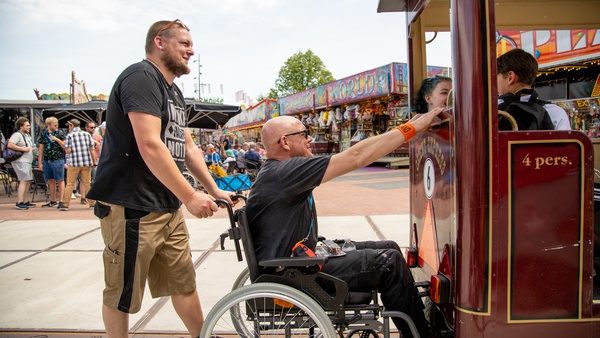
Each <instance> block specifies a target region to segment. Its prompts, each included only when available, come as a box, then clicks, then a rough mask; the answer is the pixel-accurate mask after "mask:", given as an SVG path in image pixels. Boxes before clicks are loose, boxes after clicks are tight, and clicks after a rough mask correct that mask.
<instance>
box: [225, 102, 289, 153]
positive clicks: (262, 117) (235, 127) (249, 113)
mask: <svg viewBox="0 0 600 338" xmlns="http://www.w3.org/2000/svg"><path fill="white" fill-rule="evenodd" d="M277 116H279V108H278V106H277V101H276V100H273V99H264V100H262V101H260V102H259V103H257V104H255V105H253V106H250V107H248V108H247V109H245V110H244V111H243V112H242V113H241V114H239V115H237V116H235V117H233V118H232V119H231V120H229V122H227V124H226V125H225V128H226V129H227V133H229V134H235V138H236V139H237V143H243V142H260V131H261V129H262V126H263V124H265V122H267V120H268V119H270V118H273V117H277Z"/></svg>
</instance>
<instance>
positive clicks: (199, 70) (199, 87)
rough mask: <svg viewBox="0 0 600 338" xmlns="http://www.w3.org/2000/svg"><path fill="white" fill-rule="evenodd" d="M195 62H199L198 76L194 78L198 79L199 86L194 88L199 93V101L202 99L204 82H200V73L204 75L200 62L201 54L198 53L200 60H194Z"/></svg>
mask: <svg viewBox="0 0 600 338" xmlns="http://www.w3.org/2000/svg"><path fill="white" fill-rule="evenodd" d="M194 62H198V77H195V78H194V79H198V87H196V90H194V92H196V93H198V101H202V98H201V97H200V90H201V89H202V84H201V83H200V75H202V71H201V70H202V65H201V64H200V54H198V60H194ZM194 87H195V86H194Z"/></svg>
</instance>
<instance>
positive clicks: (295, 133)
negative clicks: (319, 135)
mask: <svg viewBox="0 0 600 338" xmlns="http://www.w3.org/2000/svg"><path fill="white" fill-rule="evenodd" d="M300 134H304V138H308V129H304V130H300V131H296V132H293V133H289V134H283V136H293V135H300ZM277 143H281V138H280V139H279V141H277Z"/></svg>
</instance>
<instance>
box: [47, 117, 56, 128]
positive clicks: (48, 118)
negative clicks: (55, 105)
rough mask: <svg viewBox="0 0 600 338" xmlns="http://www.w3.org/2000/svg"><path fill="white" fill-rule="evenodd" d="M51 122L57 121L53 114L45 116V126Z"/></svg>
mask: <svg viewBox="0 0 600 338" xmlns="http://www.w3.org/2000/svg"><path fill="white" fill-rule="evenodd" d="M52 122H56V123H58V119H57V118H56V117H54V116H50V117H47V118H46V125H47V126H49V125H50V123H52Z"/></svg>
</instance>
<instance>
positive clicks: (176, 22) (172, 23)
mask: <svg viewBox="0 0 600 338" xmlns="http://www.w3.org/2000/svg"><path fill="white" fill-rule="evenodd" d="M175 24H177V25H179V26H181V27H183V28H185V29H187V30H188V31H189V30H190V29H189V28H188V26H186V25H185V24H184V23H183V21H181V20H179V19H175V20H173V21H171V22H169V23H168V24H166V25H165V26H164V27H163V28H161V29H160V30H159V31H158V33H156V36H159V35H160V33H162V32H164V31H166V30H167V29H169V28H170V27H171V26H173V25H175Z"/></svg>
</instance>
